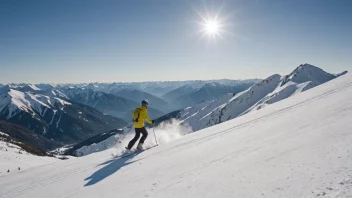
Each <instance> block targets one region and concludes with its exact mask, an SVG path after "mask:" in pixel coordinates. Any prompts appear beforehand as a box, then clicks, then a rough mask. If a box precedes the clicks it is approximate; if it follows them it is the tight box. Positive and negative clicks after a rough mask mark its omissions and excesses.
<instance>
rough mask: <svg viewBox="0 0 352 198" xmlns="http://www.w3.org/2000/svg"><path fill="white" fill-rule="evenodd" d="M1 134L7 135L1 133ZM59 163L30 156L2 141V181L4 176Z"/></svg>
mask: <svg viewBox="0 0 352 198" xmlns="http://www.w3.org/2000/svg"><path fill="white" fill-rule="evenodd" d="M0 134H3V135H6V134H4V133H1V132H0ZM57 161H59V160H58V159H56V158H54V157H39V156H36V155H32V154H29V153H27V152H26V151H24V150H23V149H21V148H20V147H19V146H17V145H14V144H11V143H8V142H4V141H3V140H1V139H0V181H2V180H3V179H4V176H8V175H12V174H16V173H21V172H23V171H27V170H28V169H30V168H33V167H36V166H42V165H44V164H49V163H53V162H57ZM7 171H9V172H7ZM0 188H2V186H0ZM0 196H2V194H0Z"/></svg>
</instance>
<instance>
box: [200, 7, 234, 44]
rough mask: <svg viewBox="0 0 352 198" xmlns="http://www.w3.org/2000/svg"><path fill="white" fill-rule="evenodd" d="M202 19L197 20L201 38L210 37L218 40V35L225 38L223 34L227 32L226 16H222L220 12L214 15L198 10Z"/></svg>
mask: <svg viewBox="0 0 352 198" xmlns="http://www.w3.org/2000/svg"><path fill="white" fill-rule="evenodd" d="M198 15H199V16H200V18H201V20H200V21H197V23H198V25H199V27H200V30H199V32H198V33H200V35H201V38H209V39H212V40H217V39H216V38H217V37H220V38H223V36H224V35H223V34H226V33H227V31H225V28H226V26H227V25H226V23H225V22H226V20H225V19H224V18H220V17H219V14H215V15H212V14H210V13H209V12H206V13H204V14H200V13H199V12H198Z"/></svg>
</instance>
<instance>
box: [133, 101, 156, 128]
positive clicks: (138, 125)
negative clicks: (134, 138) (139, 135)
mask: <svg viewBox="0 0 352 198" xmlns="http://www.w3.org/2000/svg"><path fill="white" fill-rule="evenodd" d="M138 109H139V110H140V111H139V118H138V122H134V128H143V127H144V120H145V121H147V122H148V123H149V124H152V121H151V120H150V119H149V117H148V112H147V107H145V106H143V105H142V106H141V107H139V108H138Z"/></svg>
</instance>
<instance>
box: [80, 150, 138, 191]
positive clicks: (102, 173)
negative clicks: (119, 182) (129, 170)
mask: <svg viewBox="0 0 352 198" xmlns="http://www.w3.org/2000/svg"><path fill="white" fill-rule="evenodd" d="M138 154H139V153H135V154H132V155H130V156H128V157H124V158H116V159H111V160H108V161H106V162H104V163H102V164H99V165H98V166H103V165H106V166H104V167H102V168H101V169H99V170H98V171H96V172H95V173H93V174H92V175H91V176H89V177H87V178H86V179H85V180H84V181H88V180H89V181H88V183H86V184H85V185H84V186H85V187H87V186H91V185H94V184H96V183H98V182H100V181H102V180H103V179H105V178H107V177H109V176H110V175H112V174H114V173H116V172H117V171H118V170H120V168H122V167H124V166H127V165H129V164H132V163H134V162H136V161H132V162H129V160H130V159H131V158H133V157H135V156H136V155H138ZM137 161H138V160H137Z"/></svg>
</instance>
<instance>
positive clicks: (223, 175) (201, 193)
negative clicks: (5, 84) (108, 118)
mask: <svg viewBox="0 0 352 198" xmlns="http://www.w3.org/2000/svg"><path fill="white" fill-rule="evenodd" d="M351 97H352V75H346V76H343V77H340V78H338V79H335V80H333V81H331V82H329V83H326V84H324V85H321V86H319V87H317V88H314V89H311V90H309V91H306V92H304V93H302V94H298V95H295V96H293V97H290V98H288V99H286V100H283V101H280V102H278V103H276V104H274V105H270V106H268V107H266V108H265V109H263V110H261V111H255V112H251V113H248V114H246V115H244V116H241V117H238V118H237V119H234V120H230V121H227V122H224V123H222V124H219V125H215V126H213V127H209V128H206V129H203V130H201V131H198V132H196V133H192V134H189V135H187V136H185V137H184V138H181V139H178V140H176V141H174V142H171V143H169V144H165V145H161V146H158V147H155V148H153V149H150V150H147V151H144V152H142V153H140V154H138V155H132V156H130V157H126V158H122V159H119V158H118V159H115V158H111V156H110V154H111V151H112V150H113V149H110V150H106V151H103V152H99V153H94V154H91V155H89V156H86V157H82V158H77V159H70V160H66V161H59V162H57V163H54V164H49V165H45V166H40V167H36V168H32V169H30V170H28V171H24V172H20V173H18V174H13V175H8V176H4V177H0V197H4V198H5V197H6V198H15V197H16V198H21V197H38V198H41V197H43V198H44V197H45V198H46V197H49V196H50V197H51V198H56V197H82V198H90V197H244V198H245V197H285V198H291V197H292V198H297V197H334V198H340V197H345V198H347V197H351V196H352V147H351V142H352V133H351V130H352V123H351V122H350V118H351V117H352V100H351V99H350V98H351ZM150 135H152V134H150ZM148 138H152V137H151V136H149V137H148Z"/></svg>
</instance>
